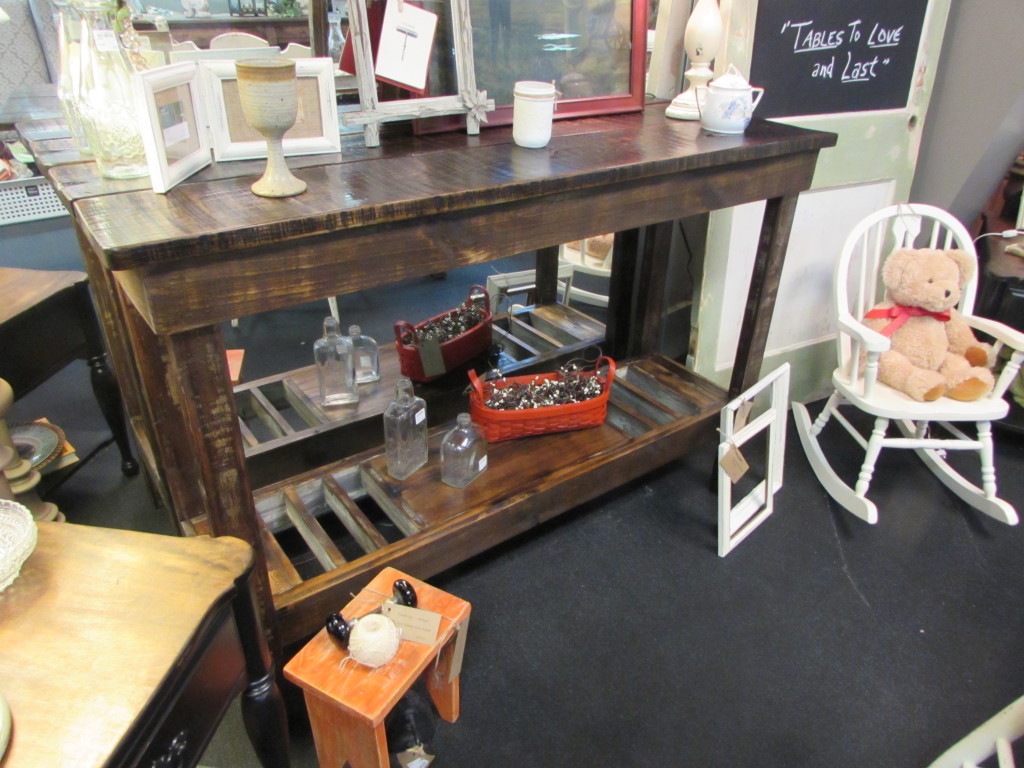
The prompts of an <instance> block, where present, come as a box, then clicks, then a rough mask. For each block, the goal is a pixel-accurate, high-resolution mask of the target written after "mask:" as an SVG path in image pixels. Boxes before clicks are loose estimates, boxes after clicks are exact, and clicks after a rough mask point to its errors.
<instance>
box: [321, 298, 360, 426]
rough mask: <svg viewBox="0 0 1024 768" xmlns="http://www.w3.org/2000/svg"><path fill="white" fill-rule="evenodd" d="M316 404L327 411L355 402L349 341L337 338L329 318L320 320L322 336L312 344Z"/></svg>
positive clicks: (337, 331)
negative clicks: (315, 376) (322, 328)
mask: <svg viewBox="0 0 1024 768" xmlns="http://www.w3.org/2000/svg"><path fill="white" fill-rule="evenodd" d="M313 360H314V361H315V363H316V374H317V380H318V382H319V384H320V404H321V405H323V406H324V407H327V408H330V407H332V406H335V405H349V404H351V403H358V402H359V390H358V388H357V387H356V375H355V355H354V354H353V349H352V340H351V339H350V338H348V337H347V336H342V335H341V330H340V328H339V327H338V321H337V320H335V319H334V316H333V315H328V316H327V317H325V318H324V335H323V337H322V338H319V339H317V340H316V342H314V344H313Z"/></svg>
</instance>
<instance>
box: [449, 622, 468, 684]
mask: <svg viewBox="0 0 1024 768" xmlns="http://www.w3.org/2000/svg"><path fill="white" fill-rule="evenodd" d="M467 634H469V619H466V620H465V621H464V622H462V624H461V625H460V626H459V627H458V629H457V630H456V635H455V648H454V649H453V650H452V666H451V669H450V670H448V682H449V683H450V682H451V681H452V680H454V679H455V678H456V677H458V676H459V673H460V672H462V657H463V656H465V654H466V635H467Z"/></svg>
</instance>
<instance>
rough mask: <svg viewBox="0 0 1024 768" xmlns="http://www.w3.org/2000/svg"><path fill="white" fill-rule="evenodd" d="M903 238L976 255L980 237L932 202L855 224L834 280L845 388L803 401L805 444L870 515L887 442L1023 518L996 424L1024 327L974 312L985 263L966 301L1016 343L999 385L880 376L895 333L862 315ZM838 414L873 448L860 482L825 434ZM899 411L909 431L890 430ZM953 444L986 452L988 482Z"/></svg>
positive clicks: (846, 503) (830, 484)
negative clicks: (950, 456)
mask: <svg viewBox="0 0 1024 768" xmlns="http://www.w3.org/2000/svg"><path fill="white" fill-rule="evenodd" d="M900 247H903V248H914V247H920V248H924V247H927V248H942V249H949V248H959V249H961V250H963V251H966V252H967V253H969V254H972V255H975V250H974V244H973V243H972V241H971V237H970V235H969V234H968V232H967V230H966V229H965V228H964V226H963V225H962V224H961V223H960V222H959V221H957V220H956V219H955V218H954V217H953V216H951V215H950V214H949V213H947V212H945V211H943V210H942V209H939V208H935V207H933V206H930V205H919V204H901V205H894V206H890V207H888V208H885V209H883V210H881V211H877V212H875V213H874V214H872V215H870V216H868V217H867V218H866V219H864V220H863V221H861V222H860V223H859V224H858V225H857V226H856V227H854V229H853V231H852V232H851V233H850V235H849V237H848V238H847V240H846V243H845V244H844V245H843V250H842V253H841V255H840V258H839V263H838V265H837V268H836V276H835V284H834V291H835V293H834V299H835V302H836V310H837V312H838V338H837V343H838V351H839V366H838V367H837V368H836V370H835V372H834V373H833V374H832V383H833V385H834V386H835V391H834V392H833V394H832V396H831V397H830V398H829V399H828V402H827V403H826V405H825V408H824V410H822V412H821V414H820V415H819V416H818V418H817V419H816V420H814V422H813V423H812V422H811V417H810V414H809V413H808V411H807V408H806V406H804V405H802V404H801V403H796V402H794V403H793V420H794V422H795V423H796V427H797V432H798V433H799V435H800V441H801V443H802V444H803V447H804V452H805V453H806V454H807V459H808V461H809V462H810V464H811V467H812V468H813V469H814V473H815V475H817V477H818V480H819V481H820V482H821V484H822V485H823V486H824V487H825V490H826V491H828V493H829V495H830V496H832V498H833V499H835V500H836V502H838V503H839V504H840V505H841V506H842V507H844V508H845V509H847V510H848V511H850V512H852V513H853V514H854V515H856V516H857V517H859V518H861V519H863V520H865V521H867V522H868V523H872V524H873V523H876V522H878V509H877V507H876V506H875V504H874V503H873V502H871V501H869V500H868V499H867V498H866V495H867V492H868V489H869V487H870V484H871V479H872V476H873V475H874V471H875V462H876V461H877V459H878V457H879V454H880V453H881V450H882V449H883V448H910V449H912V450H914V451H915V452H916V453H917V455H918V456H919V457H920V458H921V459H922V460H923V461H924V463H925V464H926V465H927V466H928V467H929V468H930V469H931V470H932V471H933V472H934V473H935V474H936V476H937V477H938V478H939V479H940V480H941V481H942V482H943V483H944V484H945V485H946V486H947V487H948V488H949V489H950V490H951V491H953V493H955V494H956V495H957V496H959V497H960V498H961V499H962V500H963V501H964V502H966V503H967V504H969V505H970V506H972V507H974V508H975V509H978V510H980V511H981V512H984V513H985V514H987V515H989V516H991V517H994V518H995V519H996V520H999V521H1001V522H1004V523H1007V524H1009V525H1016V524H1017V521H1018V518H1017V512H1016V510H1015V509H1014V507H1013V505H1011V504H1010V503H1008V502H1007V501H1005V500H1003V499H1000V498H998V497H997V496H996V472H995V465H994V460H993V453H994V451H993V444H992V427H991V424H992V422H993V421H995V420H997V419H1001V418H1003V417H1005V416H1006V414H1007V412H1008V411H1009V404H1008V403H1007V401H1006V400H1005V399H1004V398H1003V395H1004V393H1005V392H1006V389H1007V387H1009V385H1010V384H1011V382H1012V381H1013V379H1014V377H1015V376H1016V375H1017V372H1018V370H1019V369H1020V365H1021V361H1022V359H1024V333H1020V332H1018V331H1015V330H1013V329H1012V328H1009V327H1008V326H1005V325H1003V324H1002V323H999V322H996V321H994V320H989V319H987V318H981V317H975V316H973V315H972V312H973V309H974V297H975V292H976V290H977V280H978V277H977V270H975V276H974V277H973V278H972V279H971V280H970V281H969V283H968V284H967V285H966V286H965V287H964V289H963V295H962V297H961V300H960V304H959V306H958V309H959V311H960V312H961V313H962V314H963V315H964V317H965V318H966V319H967V322H968V323H969V324H970V326H971V328H973V329H974V330H975V331H979V332H981V333H982V334H984V335H986V336H988V337H991V338H992V339H993V354H994V355H995V356H998V355H999V352H1000V350H1002V349H1003V347H1004V346H1005V347H1008V348H1009V349H1010V350H1012V353H1011V354H1010V355H1009V358H1008V360H1007V361H1006V362H1005V364H1004V366H1003V368H1002V371H1001V373H999V375H998V379H997V381H996V385H995V388H994V390H993V391H992V392H991V393H990V394H989V395H987V396H986V397H984V398H982V399H980V400H974V401H970V402H961V401H958V400H953V399H951V398H949V397H940V398H939V399H938V400H934V401H931V402H918V401H916V400H913V399H911V398H910V397H908V396H906V395H904V394H903V393H902V392H898V391H896V390H895V389H892V388H890V387H888V386H886V385H885V384H883V383H881V382H880V381H878V358H879V356H880V355H881V354H882V353H883V352H884V351H886V350H887V349H888V348H889V339H888V338H887V337H885V336H882V335H881V334H879V333H875V332H874V331H871V330H869V329H868V328H867V327H866V326H864V325H863V324H862V323H861V318H863V317H864V314H865V313H866V312H867V311H868V310H870V309H871V308H872V307H873V306H874V305H875V304H876V303H877V301H878V300H879V299H881V296H882V291H883V289H882V286H881V283H880V281H879V274H880V270H881V265H882V262H883V261H884V259H885V257H886V256H887V255H888V254H889V253H891V252H892V251H893V249H895V248H900ZM975 258H977V256H976V255H975ZM862 360H863V363H862ZM841 406H852V407H853V408H856V409H858V410H860V411H863V412H865V413H867V414H869V415H871V416H873V417H874V426H873V429H872V430H871V434H870V436H869V437H867V438H866V439H865V437H864V435H862V434H861V433H860V431H859V430H858V429H857V427H855V426H854V425H853V424H852V423H851V422H850V421H849V420H848V419H847V418H846V416H845V415H844V414H843V413H841V412H840V410H839V409H840V407H841ZM833 417H834V418H835V420H836V421H837V422H839V424H841V425H842V426H843V427H844V428H845V429H846V431H847V432H849V433H850V436H851V437H853V439H854V440H856V442H857V443H858V444H859V445H860V446H861V448H863V449H864V460H863V463H862V465H861V467H860V473H859V474H858V476H857V482H856V486H855V487H853V488H851V487H850V486H849V485H847V484H846V483H845V482H844V481H843V480H842V479H841V478H840V477H839V475H838V474H837V473H836V472H835V470H834V469H833V468H832V466H831V464H830V463H829V461H828V459H827V458H826V457H825V453H824V450H823V449H822V445H821V443H820V442H819V440H818V436H819V434H820V433H821V431H822V430H823V429H824V428H825V426H826V425H827V424H828V422H829V421H830V420H831V419H832V418H833ZM890 421H895V422H896V425H897V426H898V428H899V430H900V432H901V436H899V437H887V436H886V432H887V431H888V428H889V423H890ZM965 422H974V423H975V426H976V432H977V437H976V438H972V437H971V436H970V435H968V434H967V433H965V432H964V431H963V430H962V429H961V428H960V425H962V424H964V423H965ZM935 426H939V427H941V428H942V430H943V432H944V435H943V436H933V435H932V430H933V427H935ZM947 435H948V436H947ZM952 450H972V451H977V452H978V453H979V457H980V461H981V486H980V487H979V486H977V485H975V484H974V483H972V482H971V481H969V480H968V479H967V478H965V477H964V476H963V475H962V474H960V472H958V471H957V470H956V469H954V468H953V467H952V466H951V465H950V464H949V463H948V462H947V461H946V459H945V452H946V451H952Z"/></svg>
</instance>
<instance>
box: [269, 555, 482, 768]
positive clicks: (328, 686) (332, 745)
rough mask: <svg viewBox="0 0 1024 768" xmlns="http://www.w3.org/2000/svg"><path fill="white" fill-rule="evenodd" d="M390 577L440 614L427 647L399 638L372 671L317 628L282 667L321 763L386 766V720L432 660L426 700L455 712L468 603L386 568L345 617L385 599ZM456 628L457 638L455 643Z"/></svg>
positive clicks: (446, 713)
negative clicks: (302, 701)
mask: <svg viewBox="0 0 1024 768" xmlns="http://www.w3.org/2000/svg"><path fill="white" fill-rule="evenodd" d="M396 579H406V580H407V581H408V582H409V583H410V584H412V586H413V588H414V589H415V590H416V598H417V607H418V608H422V609H424V610H426V611H431V612H433V613H437V614H440V616H441V622H440V626H439V628H438V631H437V639H436V641H435V642H434V644H433V645H427V644H424V643H415V642H412V641H411V640H402V642H401V644H400V645H399V647H398V653H397V654H396V655H395V657H394V658H393V659H392V660H391V661H389V662H388V663H387V664H384V665H383V666H380V667H377V668H376V669H371V668H370V667H366V666H363V665H362V664H359V663H358V662H357V661H355V659H351V658H349V655H348V651H346V650H344V649H343V648H342V647H341V645H339V644H338V642H337V641H336V640H335V639H334V638H332V637H331V636H330V635H328V634H327V630H326V629H321V630H320V632H319V633H318V634H317V635H316V636H315V637H313V639H312V640H310V641H309V643H307V644H306V646H305V647H304V648H303V649H302V650H301V651H299V652H298V653H297V654H296V655H295V656H294V657H293V658H292V660H291V661H289V662H288V664H286V665H285V667H284V676H285V677H286V678H287V679H288V680H291V681H292V682H293V683H295V684H296V685H298V686H299V687H300V688H302V691H303V694H304V695H305V698H306V708H307V709H308V710H309V722H310V725H311V726H312V730H313V740H314V742H315V743H316V754H317V758H318V759H319V762H320V766H321V768H342V766H344V765H345V761H346V760H347V761H348V762H349V764H350V765H351V766H352V768H388V745H387V739H386V738H385V734H384V718H385V717H387V715H388V713H389V712H390V711H391V709H392V708H393V707H394V706H395V704H397V703H398V701H399V700H400V699H401V698H402V696H403V695H405V693H406V691H408V690H409V688H410V687H412V684H413V683H414V682H416V680H417V679H418V678H419V676H420V675H421V674H423V672H424V670H426V669H427V667H428V665H430V663H431V662H432V661H434V662H435V663H434V665H433V666H432V668H431V669H430V671H429V672H428V673H427V675H426V677H425V683H426V686H427V691H428V692H429V693H430V698H431V699H433V701H434V704H435V705H436V706H437V711H438V714H440V715H441V717H442V718H443V719H444V720H447V721H448V722H454V721H455V720H456V719H458V717H459V674H458V673H459V669H458V668H457V666H458V665H461V658H459V657H460V656H461V649H460V652H459V653H456V650H457V646H462V645H463V643H464V642H465V633H466V631H467V629H468V628H469V614H470V610H471V606H470V604H469V603H467V602H466V601H465V600H461V599H459V598H457V597H455V596H454V595H449V594H448V593H447V592H442V591H441V590H440V589H435V588H434V587H432V586H430V585H429V584H425V583H424V582H422V581H419V580H417V579H414V578H412V577H411V576H406V575H405V574H403V573H401V572H400V571H397V570H395V569H394V568H385V569H384V570H382V571H381V572H380V573H379V574H377V576H376V577H375V578H374V579H373V581H371V582H370V583H369V584H367V585H366V587H365V588H364V589H362V590H361V591H360V592H359V594H358V595H356V596H355V598H353V599H352V601H351V602H350V603H349V604H348V605H346V606H345V608H344V609H343V610H342V611H341V613H342V615H343V616H344V617H345V619H346V620H348V621H351V620H352V619H356V618H360V617H362V616H365V615H367V614H369V613H373V612H374V611H377V610H379V609H380V607H381V604H382V603H383V602H384V601H385V600H386V599H389V598H390V597H391V589H392V585H393V584H394V583H395V580H396ZM324 618H326V617H324ZM459 633H462V640H461V641H459V642H456V636H457V635H458V634H459ZM463 647H464V646H463Z"/></svg>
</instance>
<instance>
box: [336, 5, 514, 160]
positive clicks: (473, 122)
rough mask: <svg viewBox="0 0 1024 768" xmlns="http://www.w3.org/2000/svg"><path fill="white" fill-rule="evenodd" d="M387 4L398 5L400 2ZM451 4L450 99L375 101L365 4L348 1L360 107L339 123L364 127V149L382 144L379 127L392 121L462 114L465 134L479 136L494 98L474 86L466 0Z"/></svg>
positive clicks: (437, 97)
mask: <svg viewBox="0 0 1024 768" xmlns="http://www.w3.org/2000/svg"><path fill="white" fill-rule="evenodd" d="M387 1H388V2H397V3H399V4H401V3H402V0H387ZM450 3H451V15H452V32H453V36H454V39H455V76H456V82H457V83H458V90H459V92H458V93H457V94H454V95H451V96H430V97H425V98H420V99H401V100H398V101H385V102H381V101H380V100H379V99H378V98H377V84H376V79H375V76H374V69H375V65H374V61H373V53H372V50H371V48H370V34H369V22H368V20H367V16H366V0H348V23H349V38H350V40H351V43H352V47H353V52H354V54H355V64H356V80H357V83H358V86H359V106H360V109H359V110H358V111H355V112H345V113H343V115H342V122H343V123H344V124H345V125H362V126H363V138H364V140H365V141H366V146H368V147H377V146H380V124H381V123H386V122H391V121H394V120H412V119H417V118H425V117H440V116H442V115H462V114H464V115H466V133H468V134H470V135H475V134H478V133H480V123H481V121H486V120H487V113H488V112H490V111H492V110H493V109H494V99H488V98H487V92H486V91H480V90H478V89H477V86H476V69H475V68H474V64H473V26H472V24H470V20H469V2H468V0H450Z"/></svg>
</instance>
